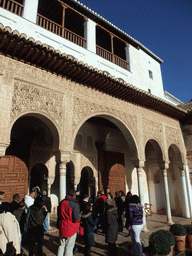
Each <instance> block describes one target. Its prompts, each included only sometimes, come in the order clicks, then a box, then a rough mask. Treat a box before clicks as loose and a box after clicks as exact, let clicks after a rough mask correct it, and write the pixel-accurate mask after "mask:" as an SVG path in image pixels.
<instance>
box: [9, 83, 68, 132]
mask: <svg viewBox="0 0 192 256" xmlns="http://www.w3.org/2000/svg"><path fill="white" fill-rule="evenodd" d="M27 111H35V112H40V113H45V114H47V115H49V116H51V117H52V118H53V119H54V120H55V122H56V123H57V125H58V126H59V128H60V129H61V128H62V125H63V121H62V120H63V95H62V94H59V93H56V92H54V91H51V90H47V89H44V88H40V87H38V86H34V85H31V84H27V83H21V82H15V83H14V93H13V100H12V111H11V120H13V119H15V118H16V117H17V116H19V115H20V114H22V113H24V112H27Z"/></svg>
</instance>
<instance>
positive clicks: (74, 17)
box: [65, 8, 85, 37]
mask: <svg viewBox="0 0 192 256" xmlns="http://www.w3.org/2000/svg"><path fill="white" fill-rule="evenodd" d="M84 22H85V19H84V17H83V16H81V15H80V14H78V13H76V12H74V11H73V10H71V9H70V8H67V9H66V10H65V28H67V29H68V30H70V31H72V32H74V33H75V34H77V35H79V36H81V37H84V25H83V23H84Z"/></svg>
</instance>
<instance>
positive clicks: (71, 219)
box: [59, 196, 80, 237]
mask: <svg viewBox="0 0 192 256" xmlns="http://www.w3.org/2000/svg"><path fill="white" fill-rule="evenodd" d="M79 221H80V215H79V205H78V203H77V201H76V200H75V198H73V197H71V196H66V197H65V199H64V200H63V201H61V202H60V205H59V233H60V236H61V237H71V236H73V235H74V234H75V233H77V231H78V230H79Z"/></svg>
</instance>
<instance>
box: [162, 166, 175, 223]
mask: <svg viewBox="0 0 192 256" xmlns="http://www.w3.org/2000/svg"><path fill="white" fill-rule="evenodd" d="M165 166H166V168H167V169H168V166H169V164H166V165H165ZM166 168H165V167H164V169H163V181H164V189H165V199H166V211H167V222H168V223H169V224H173V221H172V216H171V205H170V198H169V188H168V179H167V169H166Z"/></svg>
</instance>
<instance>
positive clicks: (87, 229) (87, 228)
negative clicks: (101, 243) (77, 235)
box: [81, 203, 99, 256]
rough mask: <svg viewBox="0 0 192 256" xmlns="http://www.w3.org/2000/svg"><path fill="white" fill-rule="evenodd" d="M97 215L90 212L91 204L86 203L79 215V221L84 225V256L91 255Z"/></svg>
mask: <svg viewBox="0 0 192 256" xmlns="http://www.w3.org/2000/svg"><path fill="white" fill-rule="evenodd" d="M98 220H99V219H98V217H97V215H94V214H92V204H91V203H87V204H86V205H85V209H84V211H83V213H82V215H81V221H82V223H83V227H84V240H85V247H84V256H90V255H91V247H92V246H94V245H95V237H94V227H95V225H97V222H98Z"/></svg>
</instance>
